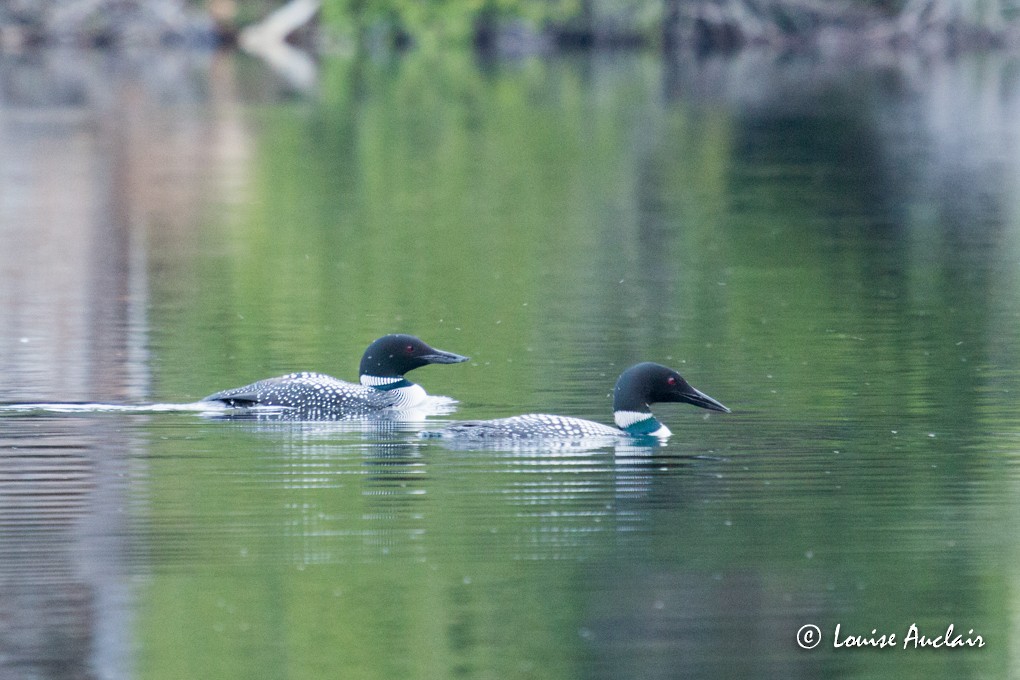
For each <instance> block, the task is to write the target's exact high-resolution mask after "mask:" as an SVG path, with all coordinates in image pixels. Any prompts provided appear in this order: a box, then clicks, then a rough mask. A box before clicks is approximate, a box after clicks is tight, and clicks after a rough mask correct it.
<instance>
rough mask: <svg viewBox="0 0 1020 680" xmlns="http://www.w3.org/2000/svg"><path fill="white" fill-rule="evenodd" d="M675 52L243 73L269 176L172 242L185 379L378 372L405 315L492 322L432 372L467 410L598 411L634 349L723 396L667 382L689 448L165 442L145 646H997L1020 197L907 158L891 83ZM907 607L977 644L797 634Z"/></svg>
mask: <svg viewBox="0 0 1020 680" xmlns="http://www.w3.org/2000/svg"><path fill="white" fill-rule="evenodd" d="M666 80H668V79H667V76H666V75H665V74H664V72H663V66H662V65H661V64H659V63H658V62H657V61H656V60H654V59H650V58H643V57H638V58H626V59H607V60H604V61H603V60H600V59H595V60H591V61H587V60H577V61H571V60H569V59H568V60H560V59H557V60H550V61H548V62H543V61H527V62H522V63H519V64H512V65H504V66H496V67H492V66H487V67H484V68H483V67H480V66H479V65H478V64H475V63H474V62H473V61H472V60H471V58H470V57H469V56H467V55H453V56H447V57H439V56H437V55H435V54H432V55H424V56H422V55H410V56H408V57H407V58H404V59H401V60H398V61H394V62H385V63H374V62H371V61H332V62H327V63H326V64H324V71H323V79H322V85H321V86H322V91H321V94H320V96H319V98H318V99H317V100H314V101H299V102H292V103H288V104H278V105H264V106H260V107H252V108H251V109H249V110H246V112H245V115H246V122H247V124H248V126H249V127H250V128H251V130H253V132H252V133H251V134H252V143H253V145H254V153H253V155H252V158H251V161H250V176H249V178H248V179H249V181H250V186H249V188H248V192H249V196H250V200H249V201H247V202H246V203H245V204H243V205H242V206H240V207H238V208H236V209H235V210H234V211H233V212H230V213H229V219H226V218H223V219H213V218H210V219H209V222H208V223H207V224H205V225H203V229H202V230H201V232H200V233H199V234H198V235H197V236H196V238H197V240H198V243H199V246H198V247H197V248H195V247H193V246H191V245H190V244H189V247H182V248H181V249H180V251H174V250H172V249H171V250H169V251H162V252H159V253H156V254H154V255H153V257H154V258H155V259H157V260H159V261H160V262H161V263H162V264H163V265H164V267H165V269H164V270H163V271H165V274H160V275H157V279H156V282H155V284H154V291H153V293H154V296H155V299H156V305H155V309H154V311H153V314H154V317H155V318H154V323H153V325H154V326H156V327H161V328H166V329H170V330H168V331H165V332H164V333H165V335H163V336H162V337H160V338H159V339H158V344H159V347H158V352H159V364H160V368H161V373H160V375H159V383H158V389H159V395H158V396H159V398H160V399H163V400H184V399H185V398H196V397H200V396H202V395H204V394H206V393H209V392H212V391H214V390H217V389H221V388H225V387H229V386H233V385H237V384H242V383H244V382H248V381H250V380H253V379H256V378H261V377H266V376H268V375H272V374H275V373H280V372H284V371H289V370H297V369H309V370H323V371H327V372H330V373H332V374H335V375H338V376H341V377H346V378H349V379H353V378H354V377H355V371H356V367H357V362H358V358H359V356H360V354H361V352H362V350H363V348H364V346H365V345H366V344H367V343H368V342H369V341H371V340H372V339H373V338H375V337H376V336H378V335H380V334H383V333H387V332H391V331H407V332H414V333H417V334H420V335H421V336H422V337H424V338H425V339H426V340H428V341H429V342H432V343H434V344H436V345H437V346H440V347H443V348H445V349H449V350H451V351H455V352H460V353H464V354H469V355H471V356H472V357H473V359H474V361H473V362H472V365H469V366H452V367H429V368H426V369H422V370H421V371H420V372H418V373H416V374H415V377H416V379H417V380H418V381H420V382H421V383H422V384H423V385H425V386H426V388H427V389H428V390H429V391H430V392H433V393H437V394H448V395H451V396H455V397H457V398H459V399H460V400H461V401H462V405H461V411H460V413H459V414H458V415H459V416H463V417H487V416H496V415H508V414H510V413H516V412H524V411H532V410H556V411H559V412H564V413H570V414H575V415H580V416H586V417H591V418H595V419H598V420H603V421H605V420H608V418H609V400H608V398H607V394H608V391H609V389H610V387H611V385H612V383H613V381H614V379H615V377H616V374H617V373H618V372H619V370H620V369H621V368H622V367H624V366H626V365H627V364H629V363H631V362H633V361H638V360H642V359H653V360H658V361H662V362H665V363H671V364H673V365H676V366H678V367H679V368H680V369H681V370H682V371H684V372H685V373H686V374H687V375H688V377H689V378H690V379H691V381H692V382H693V383H694V384H695V385H696V386H698V387H699V388H702V389H704V390H705V391H707V392H708V393H710V394H712V395H713V396H716V397H718V398H719V399H720V400H722V401H723V402H725V403H727V404H728V405H730V406H731V407H733V408H734V411H735V412H734V414H732V415H731V416H727V417H722V416H713V417H712V418H710V419H708V420H704V419H702V418H701V417H700V416H701V415H702V414H700V413H692V412H691V411H690V410H686V411H685V410H683V409H682V408H670V407H668V406H667V407H663V408H662V409H661V412H662V416H663V417H662V419H663V420H664V421H665V422H667V423H669V424H670V427H671V428H672V429H673V430H674V432H677V436H676V437H675V438H674V441H672V442H671V443H670V446H669V447H668V449H667V450H666V451H665V452H664V453H665V454H667V456H668V457H667V458H665V459H663V460H653V461H652V462H651V463H639V464H636V465H631V466H628V465H625V464H620V463H617V462H614V461H613V459H612V455H611V453H612V452H602V453H596V454H592V456H591V457H590V458H586V457H580V458H579V459H578V460H576V461H574V462H575V463H576V465H567V464H562V465H554V464H553V463H551V462H549V461H547V460H544V459H543V458H542V457H537V458H536V459H529V458H528V457H526V456H525V457H523V458H520V459H518V458H514V457H507V456H505V455H501V454H499V453H496V452H491V451H490V452H473V453H467V452H451V451H447V450H444V449H441V448H438V447H436V446H434V445H424V444H421V443H419V442H417V440H416V439H415V438H414V434H413V432H406V431H397V432H393V433H385V434H383V435H377V434H371V433H368V434H364V436H363V433H360V432H358V431H357V430H355V431H353V432H352V431H346V430H341V431H331V430H329V429H326V431H325V432H318V433H315V432H314V431H313V432H312V433H311V434H310V433H309V432H308V431H306V430H304V429H302V428H301V427H299V426H295V427H294V428H288V427H282V428H279V429H272V428H268V429H260V428H257V427H255V428H251V429H248V428H245V427H231V426H228V425H224V424H219V423H204V424H202V425H201V427H200V428H199V430H198V431H197V432H195V433H192V434H191V435H189V436H188V437H187V438H185V437H178V436H173V437H170V438H168V439H167V440H166V441H162V440H159V439H154V440H153V442H152V455H153V461H152V469H151V474H150V477H149V478H148V479H147V480H146V481H147V484H148V486H149V488H148V489H147V491H146V494H147V496H148V503H149V504H150V506H151V526H150V527H149V531H150V533H151V538H150V540H151V543H152V547H151V549H152V551H153V565H152V568H153V571H154V573H153V575H152V578H151V581H149V582H148V583H147V584H146V586H145V587H144V588H143V592H142V609H141V613H140V615H139V624H140V646H141V651H140V667H141V669H142V670H143V671H144V673H143V674H144V675H145V676H148V677H193V676H196V675H203V676H209V677H224V678H228V677H245V678H248V677H301V678H303V677H308V678H313V677H323V676H324V675H328V676H338V677H424V676H436V677H449V676H450V675H465V676H468V677H493V676H511V677H550V678H554V677H555V678H563V677H592V676H594V677H612V676H614V675H615V676H616V677H660V676H666V675H669V674H670V672H671V671H673V670H676V667H677V664H678V663H680V662H685V663H688V664H690V667H691V668H692V669H694V671H695V672H696V673H698V674H705V675H717V676H719V677H731V675H729V674H730V673H742V672H754V671H755V670H759V669H762V668H764V669H765V671H766V672H767V673H769V674H774V675H786V676H788V675H789V674H790V672H791V669H795V668H802V667H807V668H808V669H809V670H811V671H812V675H815V676H821V675H840V674H848V675H854V674H858V675H862V676H865V675H868V674H869V673H873V674H885V673H888V674H889V675H890V676H893V675H896V674H897V673H903V674H905V673H907V672H916V671H917V670H918V669H921V670H922V671H924V672H926V673H929V674H931V675H938V676H940V677H960V676H961V675H964V676H966V675H980V674H982V673H984V674H989V675H995V676H1001V675H1003V674H1004V671H1005V669H1006V668H1007V664H1008V655H1007V650H1008V649H1009V648H1010V647H1009V642H1008V638H1009V635H1008V632H1009V630H1010V621H1011V616H1012V614H1011V609H1012V606H1011V604H1009V602H1008V597H1004V596H1003V593H1010V592H1011V588H1012V580H1011V577H1010V576H1008V574H1009V571H1010V570H1009V565H1010V563H1011V562H1012V560H1013V558H1014V557H1015V555H1016V539H1015V537H1014V536H1013V534H1012V533H1009V535H1008V537H1007V536H1004V535H1003V532H1002V529H1003V527H1008V526H1010V525H1011V521H1012V520H1015V519H1016V515H1017V513H1016V505H1015V503H1014V502H1013V501H1012V500H1011V498H1013V497H1014V496H1015V494H1013V493H1012V492H1011V488H1012V487H1013V486H1015V485H1014V480H1015V479H1016V469H1015V467H1016V466H1015V463H1013V462H1011V461H1012V458H1011V457H1010V456H1011V455H1012V454H1013V452H1014V451H1015V449H1016V444H1017V442H1016V437H1015V435H1013V434H1010V433H1012V432H1015V431H1016V427H1015V426H1016V421H1015V417H1014V416H1013V414H1012V410H1013V409H1012V407H1011V406H1010V401H1009V399H1008V397H1007V396H1005V390H1007V389H1009V386H1010V385H1011V384H1012V382H1013V381H1014V380H1015V378H1016V377H1017V375H1018V371H1017V368H1018V366H1020V362H1018V360H1017V355H1016V350H1015V347H1016V343H1015V341H1016V339H1017V332H1016V327H1015V326H1016V325H1015V320H1016V317H1017V315H1018V313H1020V306H1018V302H1017V300H1018V299H1020V298H1018V297H1017V296H1016V295H1015V291H1016V290H1017V285H1016V283H1017V282H1016V272H1015V268H1014V267H1012V264H1014V263H1015V261H1016V259H1017V258H1016V253H1017V249H1016V243H1015V238H1014V237H1013V236H1012V233H1013V231H1015V229H1014V228H1013V225H1012V224H1011V223H1009V219H1010V215H1009V207H1008V206H1006V205H993V206H992V208H988V206H984V205H979V206H977V209H975V207H974V206H972V205H969V204H968V199H967V197H968V196H970V195H971V193H973V192H974V191H976V189H975V187H974V186H973V185H971V184H969V182H974V183H977V180H978V179H981V178H974V177H970V176H967V177H966V178H965V179H966V181H961V182H957V183H954V184H953V186H954V187H955V188H957V189H958V190H959V192H960V193H962V194H964V197H963V198H961V199H960V200H959V201H956V200H948V199H947V198H946V197H945V196H944V195H943V194H942V192H941V191H940V189H939V188H938V187H936V188H934V189H933V188H932V187H931V186H928V185H926V184H925V182H924V181H921V180H919V179H918V178H917V177H915V176H911V175H910V174H909V173H906V172H905V171H904V170H905V168H912V167H913V166H912V163H913V157H912V156H911V155H910V154H906V156H898V155H896V153H894V152H893V151H890V150H889V149H888V148H887V146H886V145H884V144H883V143H882V142H883V140H884V139H886V138H885V137H883V136H882V132H881V130H880V129H879V125H878V123H877V122H876V121H875V120H874V119H873V118H872V117H871V116H872V115H873V114H872V113H871V110H870V109H869V108H868V107H867V105H866V104H867V102H866V101H865V96H864V95H865V94H873V95H874V94H875V93H876V92H877V93H878V94H883V95H884V96H889V97H892V98H893V99H894V100H895V102H898V101H899V100H896V97H897V96H898V92H897V91H895V90H893V91H891V92H890V91H884V90H882V86H881V82H872V81H867V82H865V85H866V87H863V88H862V89H861V90H860V91H855V90H852V89H851V90H846V89H839V88H836V87H835V86H833V88H834V91H833V92H822V93H821V94H816V95H814V96H816V97H817V98H815V99H812V98H810V97H807V96H805V98H806V100H807V101H806V102H804V103H802V104H801V105H800V106H798V105H797V102H794V103H793V104H792V105H790V106H789V107H785V106H780V105H779V104H778V103H776V102H773V103H772V106H775V107H776V109H777V110H779V111H780V113H772V111H773V109H772V108H771V106H763V107H762V108H761V109H760V110H755V109H754V108H753V107H751V108H750V110H743V109H741V108H740V107H737V106H734V105H732V104H731V103H729V102H727V101H726V100H725V99H712V98H707V99H705V100H701V99H697V98H694V97H686V96H683V95H682V94H681V95H678V96H672V97H668V96H665V95H664V92H667V93H668V92H669V87H666V86H665V85H668V83H665V81H666ZM876 80H879V81H880V80H881V79H876ZM855 92H856V94H855ZM862 93H864V94H862ZM876 96H877V95H876ZM791 111H792V112H791ZM908 113H910V114H911V115H912V114H913V112H912V111H911V112H908ZM911 134H913V135H914V136H913V137H912V136H911ZM900 135H901V136H903V137H906V138H907V140H908V142H910V143H912V144H917V145H919V146H921V148H925V147H924V144H925V143H926V142H925V139H926V138H925V135H924V134H922V133H921V132H918V131H916V130H914V131H911V130H906V131H900ZM927 162H928V163H929V165H928V166H926V167H928V170H929V173H930V174H932V175H937V174H938V173H939V172H940V171H942V170H943V168H942V166H940V165H939V162H938V159H935V160H931V159H929V160H928V161H927ZM912 172H915V173H916V172H917V171H916V169H915V170H912ZM917 174H918V175H920V174H921V173H917ZM951 179H952V178H950V180H951ZM950 180H946V181H950ZM1006 189H1008V187H1007V186H1005V185H994V184H993V185H991V186H990V187H989V186H987V185H986V186H984V187H983V188H982V189H981V190H983V191H989V192H991V193H992V195H993V199H990V200H992V201H993V203H994V201H995V200H998V199H996V198H994V197H998V196H1000V194H1001V193H1003V192H1004V191H1005V190H1006ZM977 193H981V191H977ZM983 210H984V211H989V212H990V213H991V214H990V215H989V214H987V213H985V212H982V211H983ZM210 212H211V213H212V214H213V215H219V214H220V213H217V212H216V211H210ZM982 215H984V216H985V218H986V221H985V222H981V220H980V219H979V218H980V217H981V216H982ZM157 335H158V334H157ZM378 437H381V443H380V439H379V438H378ZM696 454H709V455H708V457H702V458H694V457H690V456H693V455H696ZM678 456H679V457H678ZM529 460H530V461H531V462H529ZM1003 542H1006V545H1005V546H1003V545H1002V543H1003ZM915 619H916V620H918V621H919V622H920V621H925V622H927V624H930V625H931V626H932V627H934V628H937V627H938V626H939V625H943V626H944V625H945V624H946V623H950V622H953V623H956V624H957V626H958V627H968V628H969V627H975V628H979V629H980V632H981V633H982V634H984V635H985V636H986V639H988V640H989V643H990V646H989V647H988V648H986V649H984V650H981V651H980V652H979V653H962V654H960V653H954V654H953V655H952V656H946V655H942V656H918V655H916V654H907V653H905V652H897V653H896V654H895V655H888V656H878V655H877V653H876V654H873V655H870V656H869V655H866V654H865V653H860V654H856V655H853V656H833V653H832V652H824V651H822V650H819V651H818V653H817V654H816V655H815V656H809V657H805V656H804V655H803V653H802V652H800V650H797V649H796V648H795V647H794V646H793V634H794V632H795V631H796V629H797V628H798V627H799V626H800V625H802V624H804V623H810V622H814V623H817V624H819V625H820V626H822V627H823V629H826V630H831V625H832V624H834V623H835V622H838V621H842V622H844V627H845V628H850V627H853V628H855V629H859V630H863V632H865V633H867V632H870V630H871V628H876V627H877V628H890V629H894V630H897V631H902V630H904V629H905V628H906V626H907V625H909V623H911V622H912V621H913V620H915ZM847 669H849V670H847Z"/></svg>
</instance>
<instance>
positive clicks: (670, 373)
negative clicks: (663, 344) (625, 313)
mask: <svg viewBox="0 0 1020 680" xmlns="http://www.w3.org/2000/svg"><path fill="white" fill-rule="evenodd" d="M666 401H682V402H686V403H688V404H694V405H695V406H700V407H701V408H706V409H709V410H710V411H722V412H723V413H729V412H730V410H729V409H728V408H726V407H725V406H723V405H722V404H721V403H719V402H718V401H716V400H715V399H713V398H712V397H710V396H708V395H707V394H705V393H703V392H700V391H698V390H696V389H694V388H693V387H691V385H690V384H689V383H688V382H687V381H686V380H684V379H683V377H681V375H680V374H679V373H677V372H676V371H674V370H673V369H671V368H668V367H666V366H663V365H661V364H655V363H652V362H644V363H640V364H636V365H634V366H631V367H630V368H628V369H627V370H626V371H624V372H623V373H622V374H621V375H620V378H619V379H618V380H617V381H616V387H615V388H613V419H614V420H615V421H616V427H610V426H608V425H603V424H602V423H596V422H593V421H591V420H584V419H582V418H571V417H568V416H553V415H547V414H544V413H529V414H527V415H522V416H514V417H512V418H499V419H497V420H465V421H462V422H459V423H454V424H452V425H449V426H447V427H446V428H444V429H442V430H433V431H429V432H424V433H422V435H423V436H426V437H439V438H443V439H478V440H492V439H514V440H518V439H537V438H540V437H547V438H558V439H563V438H579V437H645V436H652V437H659V438H662V439H665V438H666V437H669V436H670V434H672V433H671V432H670V431H669V428H667V427H666V426H665V425H663V424H662V423H660V422H659V421H658V420H657V419H656V418H655V416H654V415H652V410H651V408H649V406H650V405H651V404H654V403H657V402H666Z"/></svg>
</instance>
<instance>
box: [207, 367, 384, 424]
mask: <svg viewBox="0 0 1020 680" xmlns="http://www.w3.org/2000/svg"><path fill="white" fill-rule="evenodd" d="M400 397H401V394H400V392H399V391H396V390H393V391H381V390H377V389H375V388H372V387H366V386H365V385H356V384H354V383H349V382H346V381H344V380H338V379H336V378H334V377H332V376H329V375H325V374H323V373H288V374H287V375H281V376H279V377H278V378H267V379H265V380H259V381H258V382H253V383H251V384H250V385H244V386H243V387H235V388H233V389H229V390H223V391H222V392H217V393H216V394H210V395H209V396H208V397H206V398H205V399H203V400H202V401H218V402H221V403H223V404H225V405H226V406H232V407H236V408H251V407H255V406H261V407H277V408H285V409H287V410H288V411H289V412H293V413H295V414H300V415H301V416H302V417H304V418H308V419H312V420H321V419H330V418H346V417H356V416H364V415H369V414H372V413H376V412H378V411H380V410H383V409H388V408H394V407H399V406H400V401H401V399H400Z"/></svg>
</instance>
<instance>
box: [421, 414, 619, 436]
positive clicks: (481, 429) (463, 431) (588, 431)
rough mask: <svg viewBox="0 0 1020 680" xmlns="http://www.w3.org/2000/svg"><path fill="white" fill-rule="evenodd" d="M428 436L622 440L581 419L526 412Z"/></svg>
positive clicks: (468, 423) (605, 427)
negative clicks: (615, 438) (602, 438)
mask: <svg viewBox="0 0 1020 680" xmlns="http://www.w3.org/2000/svg"><path fill="white" fill-rule="evenodd" d="M429 436H432V437H441V438H443V439H535V438H540V437H548V438H561V439H563V438H575V437H625V436H627V434H626V433H625V432H623V431H622V430H619V429H617V428H615V427H610V426H608V425H603V424H602V423H596V422H594V421H592V420H585V419H583V418H570V417H567V416H553V415H547V414H545V413H528V414H526V415H522V416H513V417H512V418H498V419H496V420H464V421H461V422H459V423H453V424H451V425H449V426H447V427H446V428H444V429H442V430H437V431H434V432H430V433H429Z"/></svg>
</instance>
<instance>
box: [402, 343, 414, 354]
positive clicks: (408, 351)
mask: <svg viewBox="0 0 1020 680" xmlns="http://www.w3.org/2000/svg"><path fill="white" fill-rule="evenodd" d="M404 353H405V354H414V345H408V346H407V347H405V348H404Z"/></svg>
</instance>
